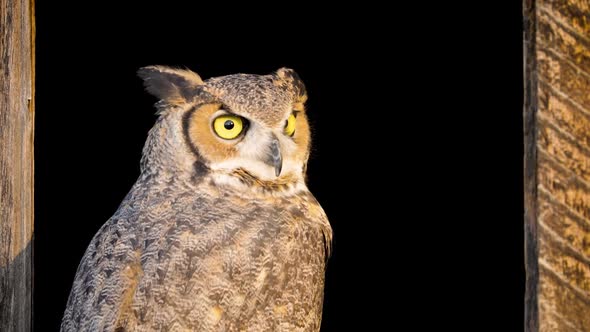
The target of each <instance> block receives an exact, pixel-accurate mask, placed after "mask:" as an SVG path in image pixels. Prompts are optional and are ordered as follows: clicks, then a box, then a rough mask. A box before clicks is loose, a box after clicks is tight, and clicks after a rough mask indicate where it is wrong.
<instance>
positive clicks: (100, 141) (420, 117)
mask: <svg viewBox="0 0 590 332" xmlns="http://www.w3.org/2000/svg"><path fill="white" fill-rule="evenodd" d="M512 2H513V4H512V5H501V4H497V5H494V4H491V3H489V2H486V4H485V6H484V5H481V7H477V6H476V5H473V4H469V5H468V6H462V5H458V4H455V5H449V4H438V5H432V4H426V3H419V4H416V6H415V8H406V7H402V6H400V5H399V4H398V5H395V6H396V7H394V8H391V9H386V8H379V7H376V6H373V5H371V4H368V3H367V4H365V5H363V6H362V7H360V6H359V5H358V4H354V5H344V4H340V5H338V6H334V7H327V6H326V7H325V8H319V5H315V6H312V5H306V4H303V3H291V4H289V5H288V6H287V7H286V8H278V7H277V6H276V5H268V6H261V7H253V5H252V4H247V5H241V7H236V6H234V5H230V4H223V5H222V6H220V7H219V8H213V6H211V5H208V6H205V4H204V3H193V4H192V5H190V6H187V5H179V4H174V3H173V2H170V1H167V2H164V3H162V4H159V5H157V6H151V5H147V4H145V3H143V4H141V3H138V4H135V5H131V4H129V3H127V2H125V3H123V2H120V3H119V4H114V3H107V2H97V3H95V4H90V3H86V4H84V5H81V4H79V3H77V4H65V3H57V2H48V1H47V2H44V1H37V9H36V15H37V44H36V47H37V73H36V75H37V90H36V98H37V99H36V101H37V104H36V109H37V111H36V129H35V130H36V133H35V136H36V137H35V156H36V163H35V171H36V174H35V185H36V191H35V242H34V256H35V257H34V258H35V271H34V318H35V330H36V331H56V330H57V329H58V326H59V322H60V319H61V316H62V314H63V310H64V308H65V303H66V300H67V296H68V294H69V289H70V286H71V283H72V281H73V277H74V273H75V271H76V268H77V265H78V263H79V261H80V258H81V257H82V255H83V253H84V250H85V249H86V247H87V245H88V244H89V242H90V240H91V238H92V236H93V235H94V234H95V232H96V231H97V230H98V228H99V227H100V226H101V225H102V224H103V223H104V222H105V221H106V220H107V219H108V218H109V217H110V216H111V215H112V214H113V213H114V211H115V210H116V208H117V206H118V204H119V203H120V202H121V200H122V199H123V197H124V196H125V194H126V193H127V191H128V190H129V188H130V187H131V185H132V184H133V183H134V181H135V180H136V178H137V176H138V174H139V159H140V156H141V149H142V146H143V143H144V141H145V138H146V134H147V131H148V130H149V129H150V127H151V126H152V125H153V123H154V120H155V115H154V113H155V109H154V108H153V106H152V105H153V103H154V102H155V101H156V100H155V98H154V97H152V96H150V95H148V94H147V93H146V92H145V91H144V90H143V87H142V83H141V81H140V79H139V78H137V77H136V75H135V72H136V70H137V69H138V68H139V67H141V66H146V65H152V64H164V65H172V66H186V67H188V68H191V69H192V70H194V71H196V72H198V73H199V74H200V75H201V76H202V77H203V78H208V77H212V76H219V75H225V74H232V73H237V72H245V73H257V74H265V73H269V72H271V71H274V70H276V69H278V68H279V67H282V66H287V67H291V68H294V69H295V70H296V71H297V72H298V73H299V75H300V76H301V77H302V79H303V80H304V81H305V83H306V85H307V89H308V91H309V102H308V114H309V116H310V121H311V124H312V127H313V129H314V134H313V138H314V147H313V152H312V157H311V161H310V163H309V187H310V189H311V191H312V192H313V193H314V194H315V195H316V197H317V198H318V200H319V201H320V203H321V204H322V206H323V207H324V209H325V210H326V212H327V214H328V216H329V218H330V221H331V223H332V226H333V229H334V234H335V235H334V254H333V257H332V258H331V260H330V263H329V267H328V272H327V282H326V285H327V286H326V294H325V307H324V318H323V326H322V331H336V330H342V329H343V328H346V329H347V330H396V331H397V330H428V328H427V326H433V328H436V329H443V328H450V329H452V330H468V331H474V330H486V329H490V330H502V331H520V330H522V326H523V319H522V316H523V294H524V267H523V232H522V229H523V222H522V217H523V208H522V203H523V202H522V190H523V188H522V151H523V149H522V144H523V142H522V134H521V133H522V130H521V128H522V42H521V39H522V21H521V6H520V4H519V3H518V1H512ZM123 6H125V7H127V6H128V7H129V8H123ZM230 9H231V11H230ZM407 324H410V325H409V326H410V327H406V326H407ZM385 326H386V327H388V328H383V327H385ZM378 327H381V328H378Z"/></svg>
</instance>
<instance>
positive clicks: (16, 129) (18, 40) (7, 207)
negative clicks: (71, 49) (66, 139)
mask: <svg viewBox="0 0 590 332" xmlns="http://www.w3.org/2000/svg"><path fill="white" fill-rule="evenodd" d="M33 11H34V4H33V1H32V0H0V331H30V330H31V327H32V323H31V322H32V314H31V313H32V306H31V302H32V273H31V272H32V264H33V260H32V237H33V128H34V114H35V113H34V63H35V61H34V53H35V52H34V13H33Z"/></svg>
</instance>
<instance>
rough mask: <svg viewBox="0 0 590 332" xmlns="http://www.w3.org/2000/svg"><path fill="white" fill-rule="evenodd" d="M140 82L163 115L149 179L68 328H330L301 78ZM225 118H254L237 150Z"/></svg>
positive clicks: (119, 218)
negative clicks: (291, 124) (308, 178)
mask: <svg viewBox="0 0 590 332" xmlns="http://www.w3.org/2000/svg"><path fill="white" fill-rule="evenodd" d="M139 75H140V76H141V77H142V78H143V79H144V80H145V84H146V88H147V90H148V91H149V92H150V93H152V94H154V95H155V96H157V97H158V98H160V99H161V101H160V102H159V103H158V104H157V106H158V108H159V114H160V117H159V119H158V120H157V123H156V124H155V126H154V127H153V128H152V130H151V131H150V133H149V137H148V139H147V142H146V145H145V147H144V151H143V158H142V161H141V175H140V177H139V179H138V180H137V182H136V183H135V185H134V186H133V187H132V189H131V191H130V192H129V194H128V195H127V197H125V199H124V200H123V202H122V203H121V205H120V207H119V209H118V210H117V212H116V213H115V214H114V215H113V217H111V218H110V219H109V220H108V221H107V222H106V224H105V225H104V226H103V227H102V228H101V229H100V230H99V231H98V233H97V234H96V236H95V237H94V238H93V240H92V242H91V243H90V246H89V247H88V249H87V251H86V253H85V254H84V257H83V258H82V261H81V263H80V266H79V268H78V271H77V273H76V277H75V280H74V284H73V287H72V291H71V294H70V297H69V300H68V304H67V308H66V311H65V315H64V318H63V321H62V326H61V330H62V331H318V330H319V328H320V322H321V314H322V301H323V288H324V272H325V263H326V259H327V257H328V256H329V248H330V243H331V236H332V235H331V234H332V233H331V228H330V225H329V223H328V220H327V218H326V216H325V214H324V212H323V210H322V208H321V207H320V205H319V204H318V202H317V201H316V200H315V198H314V197H313V195H312V194H311V193H310V192H309V191H308V189H307V187H306V185H305V174H304V172H305V169H306V166H305V165H306V162H307V158H308V155H309V144H310V134H309V126H308V123H307V120H306V117H305V110H304V108H303V103H304V102H305V100H306V92H305V88H304V86H303V84H302V83H301V81H300V79H299V78H298V76H297V75H296V74H295V73H294V72H293V71H292V70H290V69H280V70H278V71H277V72H276V73H273V74H271V75H265V76H259V75H245V74H238V75H230V76H224V77H217V78H212V79H209V80H207V81H204V82H203V81H202V80H201V79H200V77H199V76H198V75H197V74H195V73H193V72H191V71H188V70H178V69H172V68H168V67H161V66H152V67H146V68H142V69H141V70H140V71H139ZM291 114H294V115H296V124H295V132H294V133H293V134H292V136H291V135H288V134H287V133H286V131H285V130H286V129H285V121H286V120H287V119H288V118H289V116H290V115H291ZM227 115H229V116H237V117H238V118H239V119H242V120H243V121H244V124H245V127H244V128H245V129H244V130H243V131H242V133H241V134H240V136H238V137H237V138H235V139H223V138H221V136H219V134H218V133H217V131H216V129H214V126H213V121H215V119H217V118H218V117H220V116H227ZM233 119H235V118H233ZM240 121H241V120H240ZM233 124H234V123H232V124H230V125H229V127H232V126H233ZM223 125H224V126H225V127H224V128H229V127H228V124H227V123H224V124H223ZM232 128H233V127H232ZM222 129H223V128H222ZM277 174H278V175H277Z"/></svg>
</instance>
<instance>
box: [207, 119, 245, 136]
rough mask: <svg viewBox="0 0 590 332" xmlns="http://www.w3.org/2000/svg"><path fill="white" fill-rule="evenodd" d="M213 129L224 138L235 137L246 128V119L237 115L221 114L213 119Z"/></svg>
mask: <svg viewBox="0 0 590 332" xmlns="http://www.w3.org/2000/svg"><path fill="white" fill-rule="evenodd" d="M213 130H214V131H215V133H216V134H217V136H219V137H221V138H223V139H234V138H236V137H238V136H239V135H240V134H241V133H242V131H243V130H244V120H243V119H242V118H240V117H239V116H235V115H229V114H226V115H221V116H219V117H217V118H216V119H215V120H214V121H213Z"/></svg>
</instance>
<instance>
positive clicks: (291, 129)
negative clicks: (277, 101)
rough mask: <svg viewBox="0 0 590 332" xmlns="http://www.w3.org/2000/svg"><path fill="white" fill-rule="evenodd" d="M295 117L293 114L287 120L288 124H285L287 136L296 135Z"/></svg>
mask: <svg viewBox="0 0 590 332" xmlns="http://www.w3.org/2000/svg"><path fill="white" fill-rule="evenodd" d="M295 120H296V118H295V115H293V114H291V115H289V118H288V119H287V121H286V123H285V134H286V135H289V136H293V134H295Z"/></svg>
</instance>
